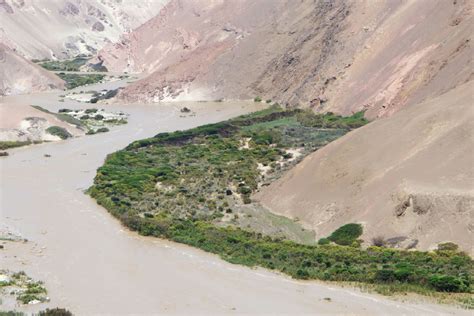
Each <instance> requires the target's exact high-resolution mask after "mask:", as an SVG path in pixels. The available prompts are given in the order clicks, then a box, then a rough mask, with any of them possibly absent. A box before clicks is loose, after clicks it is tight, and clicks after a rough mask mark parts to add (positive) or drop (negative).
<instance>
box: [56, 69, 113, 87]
mask: <svg viewBox="0 0 474 316" xmlns="http://www.w3.org/2000/svg"><path fill="white" fill-rule="evenodd" d="M58 76H59V77H60V78H61V79H63V80H64V81H66V88H67V89H74V88H76V87H79V86H84V85H89V84H94V83H98V82H100V81H102V80H103V79H104V78H105V75H101V74H74V73H64V72H61V73H59V74H58Z"/></svg>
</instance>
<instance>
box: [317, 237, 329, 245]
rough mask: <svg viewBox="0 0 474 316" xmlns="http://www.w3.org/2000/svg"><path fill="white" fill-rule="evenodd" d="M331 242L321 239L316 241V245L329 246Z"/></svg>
mask: <svg viewBox="0 0 474 316" xmlns="http://www.w3.org/2000/svg"><path fill="white" fill-rule="evenodd" d="M330 243H331V241H330V240H329V239H327V238H321V239H319V240H318V245H329V244H330Z"/></svg>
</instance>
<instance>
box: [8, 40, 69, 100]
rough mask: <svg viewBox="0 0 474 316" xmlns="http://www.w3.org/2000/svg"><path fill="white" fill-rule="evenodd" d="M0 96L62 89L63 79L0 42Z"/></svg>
mask: <svg viewBox="0 0 474 316" xmlns="http://www.w3.org/2000/svg"><path fill="white" fill-rule="evenodd" d="M0 78H1V81H0V96H4V95H12V94H24V93H30V92H37V91H45V90H50V89H63V88H64V81H63V80H61V79H60V78H59V77H58V76H56V75H55V74H53V73H51V72H49V71H46V70H45V69H43V68H41V67H40V66H38V65H35V64H33V63H31V62H30V61H28V60H26V59H24V58H23V57H21V56H19V55H18V54H16V53H15V52H14V51H12V50H11V49H9V48H8V47H6V46H5V45H3V44H2V43H0Z"/></svg>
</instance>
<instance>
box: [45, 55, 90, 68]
mask: <svg viewBox="0 0 474 316" xmlns="http://www.w3.org/2000/svg"><path fill="white" fill-rule="evenodd" d="M88 60H89V58H88V57H82V56H78V57H76V58H73V59H68V60H45V61H37V62H38V65H40V66H41V67H43V68H45V69H47V70H51V71H79V70H80V68H81V67H82V66H84V65H85V64H86V63H87V61H88Z"/></svg>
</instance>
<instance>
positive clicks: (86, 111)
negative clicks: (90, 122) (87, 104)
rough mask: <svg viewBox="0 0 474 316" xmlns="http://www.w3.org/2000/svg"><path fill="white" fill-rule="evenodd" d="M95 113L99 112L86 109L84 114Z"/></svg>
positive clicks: (93, 109) (94, 109)
mask: <svg viewBox="0 0 474 316" xmlns="http://www.w3.org/2000/svg"><path fill="white" fill-rule="evenodd" d="M97 111H99V110H97V109H96V108H92V109H86V110H85V111H84V112H85V113H86V114H92V113H97Z"/></svg>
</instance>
